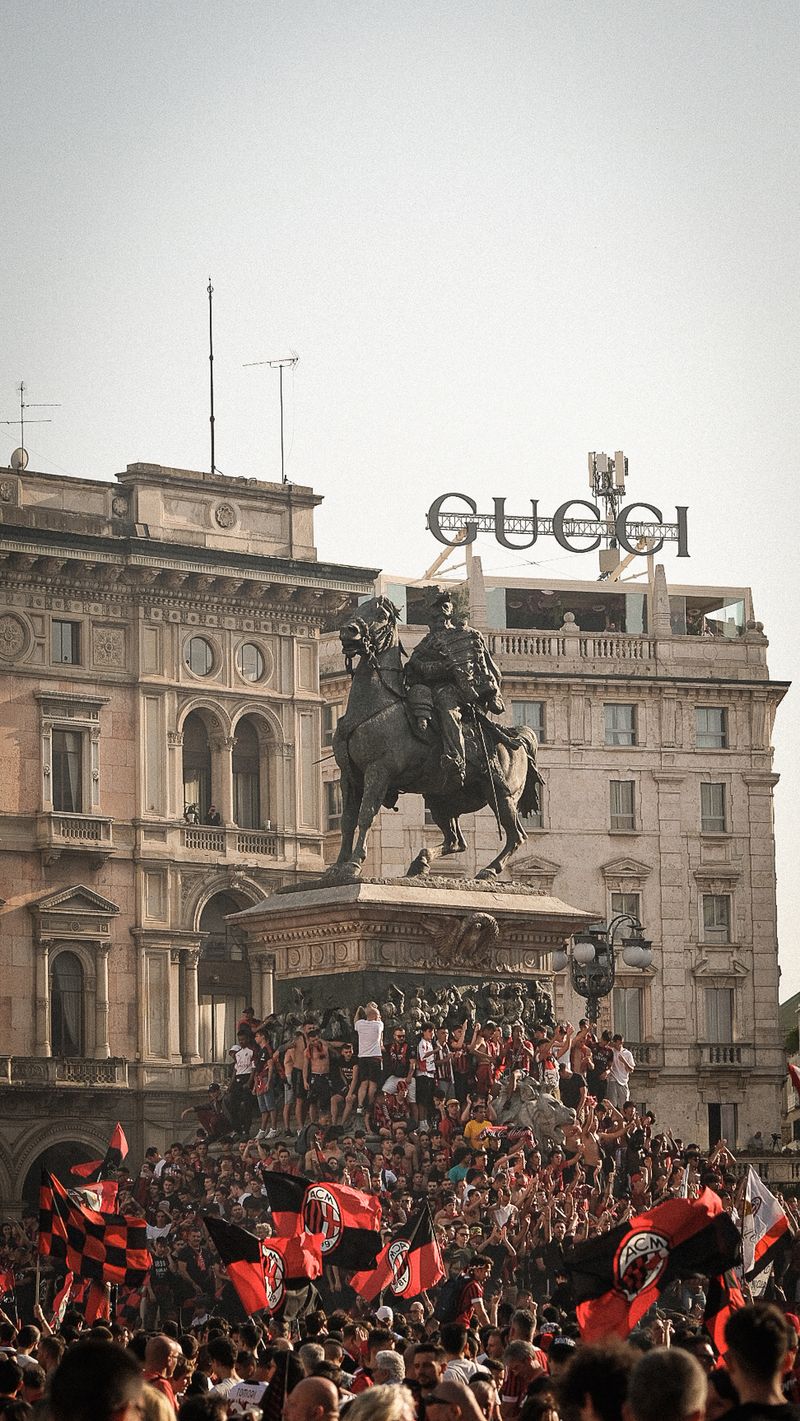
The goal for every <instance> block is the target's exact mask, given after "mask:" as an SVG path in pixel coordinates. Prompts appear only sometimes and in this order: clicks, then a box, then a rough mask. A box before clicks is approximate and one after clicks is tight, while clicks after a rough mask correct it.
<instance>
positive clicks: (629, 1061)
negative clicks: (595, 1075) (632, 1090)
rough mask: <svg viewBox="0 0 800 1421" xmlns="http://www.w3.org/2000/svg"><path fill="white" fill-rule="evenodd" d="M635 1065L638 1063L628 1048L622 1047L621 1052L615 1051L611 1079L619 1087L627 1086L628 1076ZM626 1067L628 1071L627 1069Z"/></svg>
mask: <svg viewBox="0 0 800 1421" xmlns="http://www.w3.org/2000/svg"><path fill="white" fill-rule="evenodd" d="M623 1063H624V1064H623ZM635 1065H636V1062H635V1061H634V1059H633V1056H632V1055H631V1053H630V1051H629V1050H628V1048H627V1046H623V1047H621V1049H620V1050H619V1051H616V1050H615V1051H614V1053H613V1055H612V1057H611V1079H612V1080H614V1081H616V1082H617V1085H627V1084H628V1076H629V1075H630V1073H631V1071H632V1070H633V1069H634V1067H635ZM626 1066H627V1070H626V1069H625V1067H626Z"/></svg>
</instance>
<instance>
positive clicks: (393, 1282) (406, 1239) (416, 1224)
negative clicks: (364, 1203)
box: [350, 1200, 445, 1303]
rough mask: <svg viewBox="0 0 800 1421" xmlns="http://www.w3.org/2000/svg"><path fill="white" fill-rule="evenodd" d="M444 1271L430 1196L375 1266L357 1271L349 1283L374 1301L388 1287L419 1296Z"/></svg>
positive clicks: (400, 1295) (397, 1294)
mask: <svg viewBox="0 0 800 1421" xmlns="http://www.w3.org/2000/svg"><path fill="white" fill-rule="evenodd" d="M444 1275H445V1268H444V1264H443V1262H442V1255H441V1252H440V1249H439V1245H438V1243H437V1241H436V1234H435V1233H434V1228H433V1219H432V1218H431V1211H430V1208H429V1206H428V1202H427V1200H425V1202H424V1203H423V1204H422V1206H421V1208H420V1209H418V1210H417V1213H416V1214H414V1215H413V1216H412V1217H411V1218H410V1219H409V1220H408V1223H405V1224H403V1225H402V1226H401V1227H400V1228H399V1229H397V1231H396V1233H395V1234H394V1237H393V1238H391V1239H390V1240H389V1242H388V1243H387V1244H386V1245H385V1247H384V1248H382V1249H381V1252H380V1253H379V1255H378V1260H377V1262H376V1264H375V1267H374V1268H372V1269H367V1270H366V1271H364V1272H363V1273H354V1274H353V1277H352V1278H351V1279H350V1287H351V1288H354V1289H355V1291H356V1292H357V1293H360V1294H361V1296H362V1298H366V1300H367V1302H368V1303H371V1302H372V1300H373V1298H377V1297H378V1294H379V1293H382V1292H383V1290H384V1289H385V1288H389V1289H390V1290H391V1292H393V1293H394V1295H395V1297H397V1298H416V1297H418V1296H419V1294H420V1293H424V1292H425V1291H426V1289H427V1288H432V1287H434V1285H435V1284H436V1283H438V1282H439V1279H440V1278H443V1277H444Z"/></svg>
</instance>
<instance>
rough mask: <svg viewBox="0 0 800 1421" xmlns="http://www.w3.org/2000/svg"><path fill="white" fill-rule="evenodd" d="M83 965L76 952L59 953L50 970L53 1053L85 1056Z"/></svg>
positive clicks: (56, 1054) (55, 1054)
mask: <svg viewBox="0 0 800 1421" xmlns="http://www.w3.org/2000/svg"><path fill="white" fill-rule="evenodd" d="M83 1003H84V988H83V967H82V966H81V962H80V958H78V957H76V956H75V953H74V952H59V954H58V956H57V957H54V958H53V965H52V967H51V969H50V1039H51V1042H52V1049H53V1055H54V1056H83V1055H84V1054H85V1051H84V1029H83V1016H84V1005H83Z"/></svg>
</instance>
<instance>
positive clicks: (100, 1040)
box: [94, 942, 111, 1061]
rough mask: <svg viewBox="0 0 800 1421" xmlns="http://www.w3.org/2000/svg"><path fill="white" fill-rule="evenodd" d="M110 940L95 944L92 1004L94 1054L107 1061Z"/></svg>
mask: <svg viewBox="0 0 800 1421" xmlns="http://www.w3.org/2000/svg"><path fill="white" fill-rule="evenodd" d="M110 950H111V943H110V942H99V943H98V944H97V968H96V986H95V998H94V1000H95V1006H94V1054H95V1059H96V1060H98V1061H107V1060H108V1058H109V1056H110V1055H111V1047H110V1045H109V1041H108V954H109V952H110Z"/></svg>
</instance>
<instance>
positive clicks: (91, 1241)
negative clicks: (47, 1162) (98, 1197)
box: [39, 1170, 150, 1287]
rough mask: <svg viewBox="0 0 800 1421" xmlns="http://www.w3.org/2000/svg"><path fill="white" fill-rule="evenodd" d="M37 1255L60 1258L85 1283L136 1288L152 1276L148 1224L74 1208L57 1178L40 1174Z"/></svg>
mask: <svg viewBox="0 0 800 1421" xmlns="http://www.w3.org/2000/svg"><path fill="white" fill-rule="evenodd" d="M39 1253H40V1254H41V1255H42V1257H43V1258H57V1259H62V1260H63V1261H64V1262H65V1263H66V1265H67V1268H68V1269H70V1270H71V1271H72V1272H73V1273H76V1274H77V1275H78V1276H79V1277H81V1278H88V1279H91V1280H93V1281H94V1282H96V1283H123V1284H125V1286H126V1287H136V1286H138V1285H140V1284H141V1283H143V1282H144V1280H145V1278H146V1277H147V1275H148V1273H149V1271H150V1252H149V1249H148V1247H147V1224H146V1222H145V1220H144V1219H135V1218H128V1217H127V1216H126V1215H124V1214H102V1213H100V1212H99V1211H98V1210H96V1209H90V1208H89V1207H88V1206H86V1205H81V1204H76V1203H75V1202H74V1200H72V1199H71V1198H70V1196H69V1194H68V1192H67V1190H66V1189H65V1188H64V1186H63V1184H61V1183H60V1181H59V1180H57V1179H56V1178H55V1177H54V1175H52V1174H48V1173H47V1171H46V1170H43V1171H42V1184H41V1189H40V1190H39Z"/></svg>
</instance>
